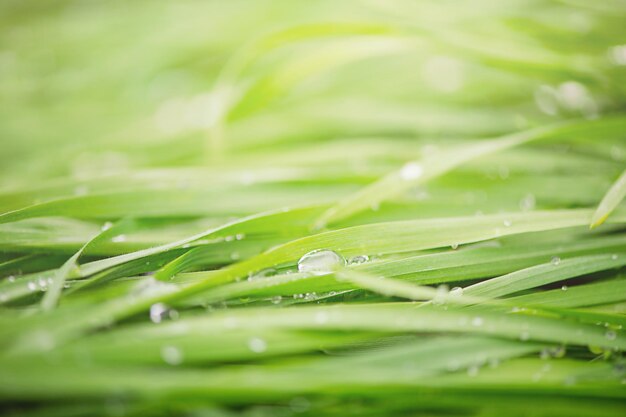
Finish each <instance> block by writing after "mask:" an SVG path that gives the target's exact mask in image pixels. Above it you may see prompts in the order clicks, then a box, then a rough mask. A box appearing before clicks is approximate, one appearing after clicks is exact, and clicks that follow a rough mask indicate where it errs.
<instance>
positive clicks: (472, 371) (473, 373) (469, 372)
mask: <svg viewBox="0 0 626 417" xmlns="http://www.w3.org/2000/svg"><path fill="white" fill-rule="evenodd" d="M478 370H479V368H478V365H472V366H470V367H469V368H467V375H468V376H476V375H478Z"/></svg>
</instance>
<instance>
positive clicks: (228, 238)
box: [224, 236, 235, 242]
mask: <svg viewBox="0 0 626 417" xmlns="http://www.w3.org/2000/svg"><path fill="white" fill-rule="evenodd" d="M233 240H235V236H226V237H225V238H224V241H226V242H232V241H233Z"/></svg>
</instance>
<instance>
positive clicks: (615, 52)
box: [607, 45, 626, 65]
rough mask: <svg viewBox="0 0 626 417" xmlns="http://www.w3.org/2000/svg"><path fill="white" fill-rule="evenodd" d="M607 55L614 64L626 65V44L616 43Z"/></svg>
mask: <svg viewBox="0 0 626 417" xmlns="http://www.w3.org/2000/svg"><path fill="white" fill-rule="evenodd" d="M607 55H608V56H609V60H610V61H611V62H612V63H613V64H614V65H626V45H616V46H613V47H611V48H609V51H608V53H607Z"/></svg>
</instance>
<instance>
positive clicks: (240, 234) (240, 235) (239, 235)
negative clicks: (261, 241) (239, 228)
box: [235, 233, 246, 240]
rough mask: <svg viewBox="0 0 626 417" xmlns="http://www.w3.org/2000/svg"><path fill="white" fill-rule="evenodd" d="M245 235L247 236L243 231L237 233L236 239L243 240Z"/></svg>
mask: <svg viewBox="0 0 626 417" xmlns="http://www.w3.org/2000/svg"><path fill="white" fill-rule="evenodd" d="M245 237H246V235H245V234H243V233H237V234H236V235H235V240H243V239H244V238H245Z"/></svg>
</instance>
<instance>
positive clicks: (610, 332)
mask: <svg viewBox="0 0 626 417" xmlns="http://www.w3.org/2000/svg"><path fill="white" fill-rule="evenodd" d="M604 337H606V338H607V340H615V339H616V338H617V333H615V331H614V330H607V331H606V333H604Z"/></svg>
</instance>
